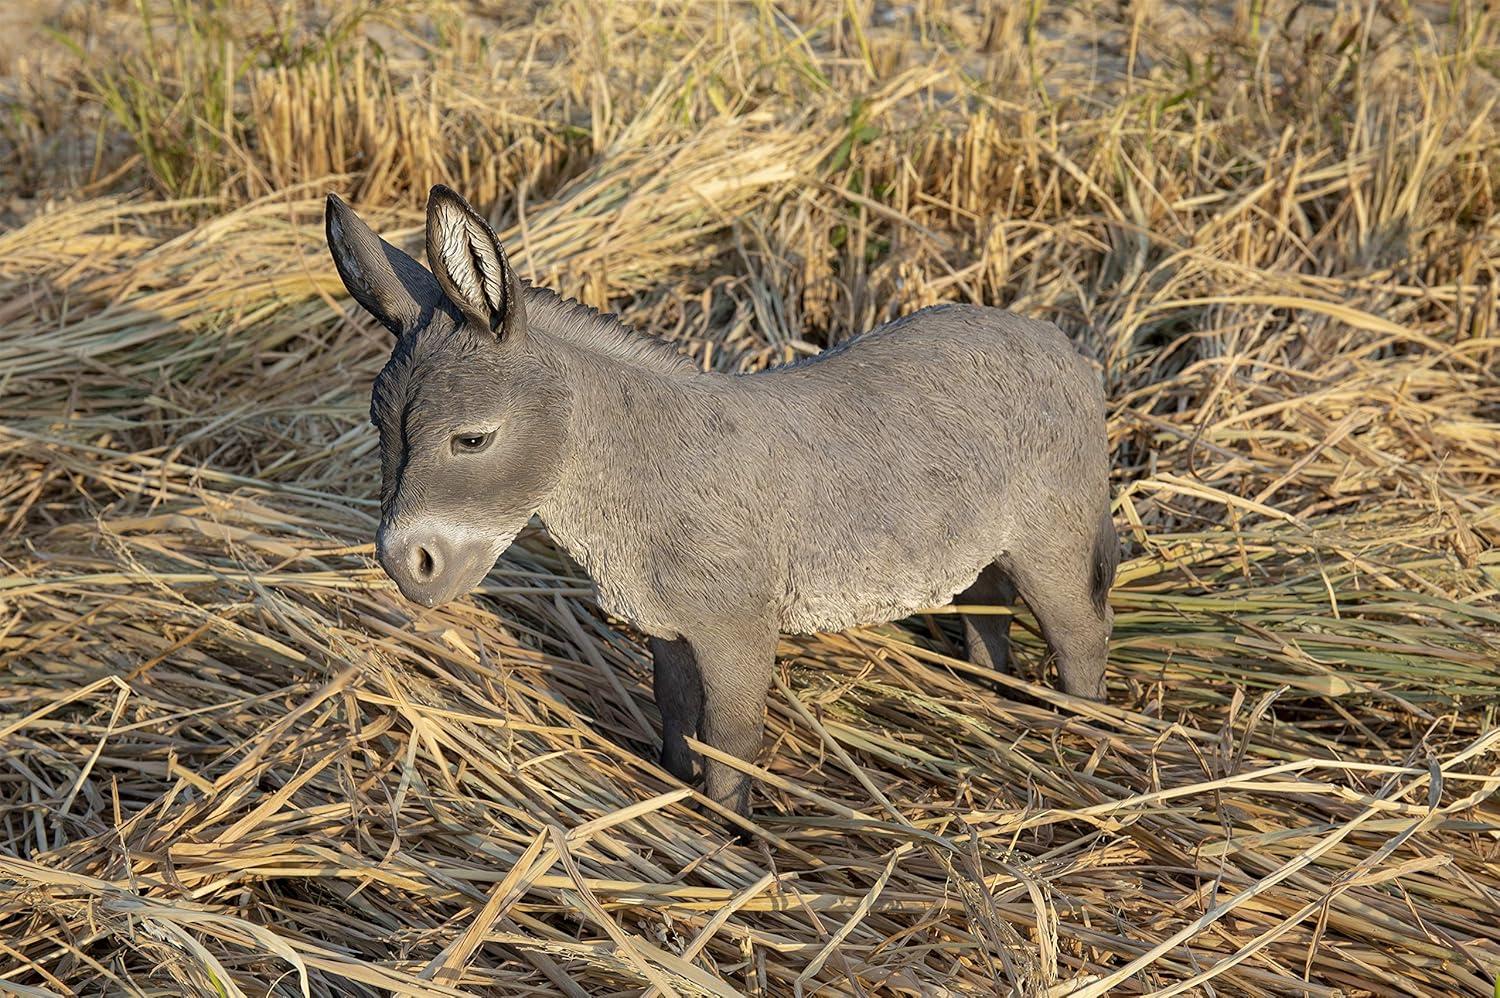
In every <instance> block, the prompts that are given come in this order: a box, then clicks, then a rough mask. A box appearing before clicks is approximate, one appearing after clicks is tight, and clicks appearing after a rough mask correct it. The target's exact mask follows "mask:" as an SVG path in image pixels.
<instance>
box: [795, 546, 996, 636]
mask: <svg viewBox="0 0 1500 998" xmlns="http://www.w3.org/2000/svg"><path fill="white" fill-rule="evenodd" d="M999 534H1000V532H999V531H996V530H994V529H988V530H977V531H975V532H973V533H971V534H968V535H966V536H953V535H951V534H948V533H947V532H946V531H945V532H944V536H942V537H933V538H927V537H924V536H923V535H922V534H921V533H917V534H903V535H898V536H894V537H893V536H889V535H887V536H886V537H882V538H878V539H874V543H867V544H856V545H851V546H849V547H842V548H841V547H839V546H838V545H836V544H829V545H828V546H826V547H823V548H821V549H815V550H817V555H818V556H819V560H818V563H817V564H815V565H809V566H803V567H801V568H800V569H798V568H797V567H795V566H794V567H793V569H792V570H791V571H790V572H788V576H787V587H786V593H785V600H784V602H783V604H782V606H783V610H782V620H781V628H782V630H783V631H785V632H786V633H789V634H812V633H817V632H824V631H842V630H845V629H846V628H850V627H859V626H862V625H866V624H880V623H885V622H887V621H891V620H900V619H901V618H903V617H909V616H911V614H913V613H915V612H916V611H918V610H923V609H927V608H929V607H937V606H944V605H946V604H948V603H951V602H952V601H953V597H954V596H956V595H957V594H958V593H961V592H963V591H964V590H965V589H967V588H968V587H969V585H970V584H972V583H973V582H974V580H975V579H976V578H977V577H978V576H979V573H980V572H981V571H982V570H983V569H984V567H985V566H986V565H988V564H989V563H990V562H992V561H994V560H995V558H996V557H998V556H999V555H1001V554H1003V553H1004V549H1003V541H1002V539H1001V537H1000V536H999ZM893 548H894V550H893Z"/></svg>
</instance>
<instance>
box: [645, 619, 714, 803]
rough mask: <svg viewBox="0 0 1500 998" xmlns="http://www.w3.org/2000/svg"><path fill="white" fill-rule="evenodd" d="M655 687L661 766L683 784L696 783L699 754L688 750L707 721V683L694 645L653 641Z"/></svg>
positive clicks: (652, 655) (684, 642)
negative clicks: (705, 711) (699, 672)
mask: <svg viewBox="0 0 1500 998" xmlns="http://www.w3.org/2000/svg"><path fill="white" fill-rule="evenodd" d="M651 658H652V660H653V661H652V686H653V687H654V689H655V692H656V707H657V709H658V710H660V711H661V765H662V768H663V769H665V770H666V771H667V772H669V773H671V774H672V775H673V776H675V777H677V778H678V779H679V780H681V781H682V782H683V783H691V782H692V781H693V772H694V770H695V769H696V768H697V765H698V754H697V753H696V752H694V751H693V750H692V749H690V748H688V746H687V741H686V740H685V739H686V737H687V736H688V735H691V736H693V737H694V738H696V737H697V736H698V725H699V724H700V723H701V722H702V719H703V681H702V679H701V678H700V677H699V675H698V660H697V658H696V657H695V656H694V655H693V649H692V646H691V645H689V644H688V643H687V642H686V641H684V640H683V639H682V638H678V639H677V640H675V641H667V640H664V639H662V638H652V639H651Z"/></svg>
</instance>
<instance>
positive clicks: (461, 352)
mask: <svg viewBox="0 0 1500 998" xmlns="http://www.w3.org/2000/svg"><path fill="white" fill-rule="evenodd" d="M327 236H328V245H329V248H330V250H331V251H332V253H333V259H334V263H335V264H336V265H337V267H338V272H339V276H340V277H342V278H343V281H344V285H345V286H346V287H347V288H348V289H349V293H350V294H351V295H353V296H354V299H355V301H357V302H358V303H359V304H360V305H361V306H363V307H364V308H365V309H366V310H367V311H369V312H370V313H371V314H373V315H374V316H375V318H377V319H378V320H380V322H381V323H382V324H383V325H384V326H386V327H387V328H388V329H389V330H390V331H391V333H392V334H394V335H395V337H396V339H395V347H394V349H393V350H392V352H391V358H390V361H389V362H388V363H387V364H386V366H385V369H384V370H382V371H381V372H380V374H379V376H378V377H376V379H375V385H374V390H373V393H372V399H371V405H370V415H371V419H372V420H373V422H374V424H375V426H376V427H377V428H378V429H379V431H380V457H381V472H382V474H381V496H380V502H381V520H380V529H379V533H378V534H377V539H376V551H377V554H378V556H379V559H380V563H381V564H382V565H383V566H384V567H385V570H386V572H387V573H388V574H389V575H390V577H391V578H392V579H393V580H395V582H396V585H397V586H398V587H399V588H400V590H401V592H402V593H403V594H404V595H405V596H406V597H407V598H408V599H411V600H413V601H415V602H417V603H421V604H423V605H425V606H429V607H430V606H436V605H437V604H439V603H442V602H444V601H446V600H450V599H453V598H454V597H455V596H459V595H461V594H463V593H465V592H467V591H468V590H470V589H472V588H473V587H474V586H476V585H477V584H478V583H479V582H480V581H481V580H482V579H483V578H484V576H485V575H486V573H488V572H489V570H490V569H491V568H492V567H493V565H494V562H495V559H496V558H497V557H498V556H499V555H500V554H501V553H502V552H503V551H504V550H505V549H506V547H507V546H509V544H510V543H511V541H512V540H514V538H515V537H516V535H517V534H518V533H519V532H520V530H521V529H522V528H523V527H524V526H525V525H526V524H527V522H528V521H529V520H530V518H531V517H532V515H533V514H539V515H540V517H541V519H542V521H543V523H544V524H545V525H546V527H547V529H548V531H549V532H550V533H551V534H552V536H553V538H554V539H556V540H557V541H558V542H559V543H560V544H561V545H562V546H563V547H564V548H565V549H566V550H567V551H568V553H569V554H570V555H572V556H573V558H574V559H576V560H577V561H578V562H579V563H580V564H581V565H582V566H583V567H584V568H585V569H586V570H587V571H588V573H589V574H590V575H591V576H592V578H593V579H594V582H595V584H596V587H597V591H598V600H599V605H600V606H601V607H603V608H604V609H605V610H607V611H608V612H610V613H612V614H614V615H616V616H618V617H621V618H623V619H625V620H627V621H629V622H630V623H631V624H633V625H634V626H635V627H637V628H638V629H640V630H641V631H642V632H644V633H645V634H646V635H647V636H648V637H649V640H650V646H651V651H652V655H653V658H654V666H655V681H654V687H655V693H656V702H657V705H658V706H659V707H660V710H661V717H662V753H661V759H662V765H663V767H664V768H665V769H667V770H668V771H669V772H671V773H672V774H673V775H675V776H676V777H678V778H679V779H681V780H683V781H685V782H687V781H690V780H692V779H693V777H694V774H695V771H696V769H697V763H698V762H699V759H698V756H697V754H696V753H694V752H693V751H691V750H690V748H689V746H688V744H687V742H686V741H685V738H686V737H688V736H693V737H697V738H699V739H700V740H701V741H703V742H704V743H706V744H708V745H710V746H712V747H714V748H715V749H718V750H720V751H722V752H725V753H728V754H729V755H731V756H735V757H737V758H740V759H745V760H753V759H754V757H755V755H756V753H757V751H758V749H759V748H760V745H761V739H762V730H763V723H764V722H763V715H764V710H765V705H766V696H767V692H768V690H769V688H770V686H771V675H772V670H773V668H774V661H775V653H776V644H777V638H778V634H780V633H797V634H807V633H813V632H818V631H837V630H842V629H844V628H848V627H853V626H857V625H863V624H874V623H879V622H884V621H891V620H895V619H898V618H900V617H903V616H907V615H909V614H911V613H912V612H913V611H915V610H918V609H921V608H924V607H932V606H937V605H941V604H944V603H947V602H949V601H950V600H952V599H953V597H954V596H955V594H959V593H962V596H961V597H960V600H961V602H962V603H966V604H989V605H993V604H999V603H1007V602H1009V601H1010V600H1011V599H1013V598H1014V597H1015V596H1016V595H1017V594H1018V593H1019V595H1020V596H1022V597H1023V598H1024V599H1025V601H1026V603H1027V605H1028V606H1029V607H1030V608H1031V610H1032V611H1033V613H1034V614H1035V616H1036V618H1037V620H1038V622H1039V623H1040V624H1041V629H1042V633H1043V636H1044V637H1045V638H1046V640H1047V644H1048V645H1049V646H1050V647H1051V649H1052V651H1053V653H1054V654H1055V656H1056V659H1057V666H1058V673H1059V675H1060V676H1061V679H1062V686H1063V689H1064V690H1066V691H1067V692H1068V693H1071V694H1073V695H1076V696H1080V697H1089V698H1102V697H1103V695H1104V668H1105V653H1106V646H1107V643H1108V640H1109V634H1110V627H1111V623H1112V615H1111V612H1110V609H1109V606H1108V605H1107V603H1106V600H1105V597H1106V594H1107V593H1108V591H1109V588H1110V585H1111V583H1112V582H1113V579H1114V572H1115V565H1116V562H1117V561H1118V551H1119V548H1118V540H1117V537H1116V535H1115V532H1114V529H1113V526H1112V523H1111V520H1110V516H1109V451H1108V445H1107V441H1106V436H1105V426H1104V397H1103V392H1102V390H1101V386H1100V382H1099V378H1098V377H1097V375H1096V374H1095V372H1094V371H1093V370H1092V368H1091V367H1090V365H1089V364H1088V362H1086V361H1085V360H1084V359H1083V357H1082V356H1081V355H1080V354H1079V353H1078V352H1077V351H1076V350H1075V349H1074V348H1073V346H1072V345H1071V344H1070V343H1069V341H1068V340H1067V338H1066V337H1065V336H1064V335H1063V334H1062V333H1061V332H1060V331H1059V330H1058V329H1057V327H1055V326H1053V325H1051V324H1050V323H1045V322H1038V321H1034V320H1030V319H1025V318H1021V317H1019V316H1016V315H1012V314H1010V313H1008V312H1003V311H1000V310H997V309H993V308H985V307H980V306H971V305H939V306H936V307H932V308H926V309H922V310H921V311H918V312H915V313H913V314H910V315H907V316H905V317H903V318H900V319H897V320H895V321H893V322H890V323H888V324H886V325H884V326H882V327H880V328H878V329H875V330H873V331H871V332H867V333H864V334H863V335H861V336H858V337H855V338H853V339H851V340H849V341H847V342H845V343H843V344H841V345H839V346H838V347H836V348H834V349H831V350H828V351H827V352H825V353H823V354H821V355H820V356H817V357H814V358H811V359H808V360H804V361H801V362H799V363H795V364H791V365H789V366H786V367H781V368H776V369H774V370H769V371H764V372H759V373H754V374H745V375H727V374H719V373H710V372H705V371H702V370H700V369H699V368H697V367H696V366H695V365H693V364H692V363H690V362H689V361H688V360H687V358H685V357H684V356H682V355H681V354H679V353H677V352H676V351H674V350H672V349H671V348H670V347H669V346H667V345H666V344H665V343H664V342H662V341H659V340H653V339H651V338H649V337H646V336H643V335H640V334H638V333H636V332H634V331H632V330H631V329H630V328H628V327H627V326H625V325H624V324H623V323H621V322H620V321H619V320H617V319H616V318H614V317H613V316H609V315H604V314H601V313H599V312H596V311H594V310H593V309H589V308H586V307H584V306H582V305H580V304H577V303H575V302H571V301H567V300H564V299H562V298H560V297H559V296H558V295H556V294H554V293H552V292H550V291H546V290H542V289H539V288H532V287H528V286H526V285H525V284H523V283H522V281H521V280H520V279H519V278H518V277H517V275H516V272H515V270H514V269H513V268H512V267H511V266H510V264H509V263H508V262H507V260H506V257H505V251H504V249H502V247H501V245H500V243H499V241H498V240H497V239H496V237H495V234H494V232H493V231H492V230H491V228H490V226H489V224H488V223H487V222H486V221H485V219H484V218H483V217H481V216H480V215H479V214H478V213H477V212H475V211H474V209H473V208H471V207H470V206H469V204H468V203H467V202H466V201H464V200H463V198H461V197H459V196H458V195H457V194H456V193H454V192H453V191H452V190H450V189H448V188H446V187H443V186H438V187H435V188H433V190H432V193H431V196H430V199H429V201H428V206H427V259H428V262H429V264H430V265H431V267H432V269H431V271H430V272H429V271H428V270H427V269H426V268H425V267H423V266H422V265H421V264H420V263H418V262H417V261H416V260H413V259H412V258H411V257H409V256H407V255H406V254H405V253H403V252H402V251H401V250H399V249H397V248H396V247H394V246H392V245H390V244H389V243H387V242H385V241H384V240H383V239H381V238H380V237H379V236H378V235H376V234H375V233H374V232H373V231H371V229H370V228H369V227H368V226H367V225H366V224H365V223H364V222H363V221H361V220H360V218H359V217H358V216H357V215H355V213H354V212H353V211H352V210H351V209H350V208H349V207H348V206H347V205H345V204H344V203H343V202H342V201H340V200H339V199H338V197H336V196H334V195H330V196H329V198H328V209H327ZM963 619H964V628H965V631H966V636H967V638H968V642H969V649H970V655H971V657H972V658H973V660H974V661H975V662H976V663H978V664H980V665H983V666H989V667H992V668H994V669H997V670H1004V669H1005V668H1006V667H1007V659H1008V653H1009V645H1008V639H1007V633H1006V632H1007V625H1008V623H1009V617H1008V616H1006V615H998V614H969V615H965V616H964V618H963ZM703 769H704V777H705V783H706V791H707V794H708V795H709V796H710V797H711V798H713V799H714V800H716V801H718V802H719V803H720V804H722V805H724V806H726V807H729V808H732V809H734V810H735V811H737V812H738V813H740V814H742V815H743V814H747V813H748V797H749V789H750V786H749V780H748V779H747V778H746V777H744V776H742V775H741V774H740V772H739V771H737V770H736V769H735V768H734V767H732V766H729V765H725V764H723V763H721V762H718V761H712V760H710V761H708V762H707V764H706V765H705V766H704V767H703Z"/></svg>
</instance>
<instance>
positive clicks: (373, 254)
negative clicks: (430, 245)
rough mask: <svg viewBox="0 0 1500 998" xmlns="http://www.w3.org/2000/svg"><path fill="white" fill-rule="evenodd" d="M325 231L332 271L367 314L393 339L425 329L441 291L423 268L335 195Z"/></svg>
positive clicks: (439, 303) (325, 221) (328, 209)
mask: <svg viewBox="0 0 1500 998" xmlns="http://www.w3.org/2000/svg"><path fill="white" fill-rule="evenodd" d="M323 225H324V228H325V229H326V231H327V234H328V251H329V252H330V253H332V254H333V265H334V266H335V267H337V268H338V270H339V277H341V278H343V279H344V287H346V288H348V289H349V293H350V294H351V295H353V296H354V300H355V301H357V302H359V303H360V305H361V306H363V307H364V309H365V311H367V312H369V313H370V314H371V315H373V316H374V317H375V318H377V319H379V320H380V324H381V325H382V326H384V327H385V328H387V329H389V330H390V331H391V332H393V333H395V334H396V335H397V336H404V335H405V334H407V333H409V332H411V331H412V330H414V329H420V328H421V327H422V326H425V325H426V324H427V322H428V320H430V319H431V318H432V313H433V310H434V309H436V308H439V307H440V306H441V305H442V303H443V289H442V288H440V287H439V286H438V282H437V280H436V279H435V278H434V277H433V276H432V275H431V274H430V273H428V271H427V268H426V267H424V266H422V265H421V264H420V263H418V262H417V261H415V260H413V259H412V258H411V257H409V256H407V255H406V254H405V253H403V252H401V251H400V250H398V249H397V248H396V247H394V246H392V245H391V244H390V243H388V242H386V241H385V240H384V239H381V238H380V237H379V236H377V235H376V234H375V233H374V232H373V231H372V230H371V229H370V227H369V226H368V225H366V224H365V223H364V220H363V219H361V218H360V217H359V216H358V215H356V214H355V213H354V210H353V209H352V208H350V207H349V206H348V205H346V204H345V203H344V202H343V201H341V200H339V196H338V195H337V194H330V195H328V207H327V210H326V211H325V212H324V215H323Z"/></svg>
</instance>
